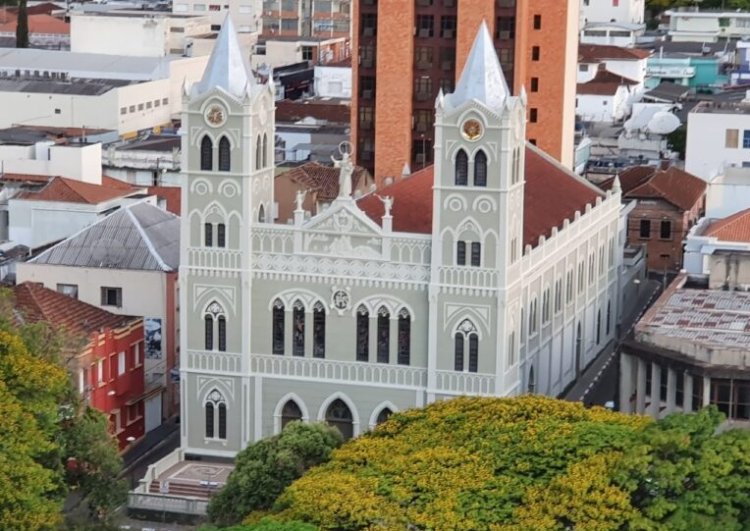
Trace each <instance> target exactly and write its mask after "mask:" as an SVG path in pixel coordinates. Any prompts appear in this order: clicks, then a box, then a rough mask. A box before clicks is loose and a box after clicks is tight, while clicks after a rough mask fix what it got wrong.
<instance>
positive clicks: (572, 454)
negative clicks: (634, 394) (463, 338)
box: [246, 396, 750, 531]
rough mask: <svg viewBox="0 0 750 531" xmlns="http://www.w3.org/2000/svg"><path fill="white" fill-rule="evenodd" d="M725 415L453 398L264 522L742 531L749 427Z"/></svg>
mask: <svg viewBox="0 0 750 531" xmlns="http://www.w3.org/2000/svg"><path fill="white" fill-rule="evenodd" d="M721 421H722V416H721V415H720V414H719V413H718V412H717V411H716V409H714V408H708V409H706V410H703V411H701V412H698V413H695V414H690V415H683V414H679V415H672V416H669V417H667V418H665V419H662V420H660V421H658V422H653V421H651V420H650V419H648V418H645V417H639V416H628V415H622V414H619V413H614V412H609V411H605V410H602V409H600V408H591V409H586V408H584V407H583V406H582V405H581V404H574V403H569V402H564V401H557V400H553V399H549V398H544V397H538V396H525V397H519V398H513V399H492V398H457V399H455V400H450V401H445V402H438V403H435V404H431V405H430V406H428V407H426V408H424V409H420V410H411V411H406V412H401V413H397V414H395V415H393V416H392V417H391V418H390V419H389V420H388V421H387V422H385V423H384V424H382V425H380V426H379V427H378V428H377V429H375V430H374V431H373V432H371V433H368V434H366V435H364V436H362V437H360V438H358V439H356V440H353V441H351V442H348V443H347V444H346V445H344V446H342V447H341V448H340V449H338V450H336V452H334V454H333V457H332V459H331V460H330V461H329V462H328V463H325V464H323V465H321V466H319V467H316V468H313V469H312V470H310V471H308V472H307V473H306V474H305V475H304V476H302V477H301V478H300V479H298V480H297V481H295V482H294V483H293V484H292V485H290V486H289V487H288V488H287V489H286V490H285V491H284V492H283V493H282V494H281V496H279V498H278V499H277V501H276V503H275V504H274V507H273V509H272V511H271V513H270V515H268V514H267V513H266V516H270V517H271V518H274V519H275V520H277V521H290V522H291V521H302V522H308V523H311V524H313V525H317V526H318V527H320V528H321V529H337V530H339V531H349V530H352V531H353V530H361V529H425V530H426V529H456V530H470V529H487V530H494V531H501V530H508V531H510V530H519V531H520V530H526V529H534V530H535V531H545V530H550V531H551V530H565V529H597V530H613V531H615V530H621V529H632V530H656V529H659V530H667V531H669V530H675V531H676V530H683V531H688V530H702V529H706V530H708V529H711V530H713V529H721V530H722V531H723V530H729V531H734V530H737V531H739V530H741V529H748V528H750V527H748V524H750V482H749V481H748V480H747V478H748V477H750V451H748V450H750V432H747V431H745V430H731V431H727V432H722V433H719V432H718V430H717V427H718V426H719V424H720V423H721ZM258 516H260V515H258ZM254 518H256V516H255V515H251V516H250V517H249V518H248V519H247V520H246V521H247V522H251V521H254Z"/></svg>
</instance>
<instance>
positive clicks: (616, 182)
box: [612, 173, 622, 194]
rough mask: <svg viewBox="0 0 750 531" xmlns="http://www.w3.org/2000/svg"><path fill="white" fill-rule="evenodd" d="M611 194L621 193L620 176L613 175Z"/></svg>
mask: <svg viewBox="0 0 750 531" xmlns="http://www.w3.org/2000/svg"><path fill="white" fill-rule="evenodd" d="M612 192H613V193H616V194H617V193H620V192H622V187H621V185H620V175H619V174H617V173H616V174H615V179H614V180H613V181H612Z"/></svg>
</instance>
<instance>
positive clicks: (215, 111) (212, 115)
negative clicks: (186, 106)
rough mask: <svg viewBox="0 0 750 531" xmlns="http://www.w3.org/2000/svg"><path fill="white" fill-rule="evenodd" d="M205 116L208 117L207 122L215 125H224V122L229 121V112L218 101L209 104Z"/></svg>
mask: <svg viewBox="0 0 750 531" xmlns="http://www.w3.org/2000/svg"><path fill="white" fill-rule="evenodd" d="M204 116H205V117H206V122H208V123H209V124H210V125H212V126H214V127H219V126H220V125H224V122H226V121H227V113H226V111H225V110H224V107H222V106H221V105H218V104H216V103H214V104H212V105H209V107H208V109H206V113H205V115H204Z"/></svg>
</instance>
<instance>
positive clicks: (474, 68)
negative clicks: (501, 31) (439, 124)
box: [449, 21, 510, 112]
mask: <svg viewBox="0 0 750 531" xmlns="http://www.w3.org/2000/svg"><path fill="white" fill-rule="evenodd" d="M508 96H510V89H509V88H508V82H507V81H506V80H505V76H504V75H503V70H502V68H501V66H500V60H499V59H498V57H497V52H496V51H495V46H494V44H493V43H492V37H491V36H490V30H489V28H488V27H487V22H486V21H482V25H481V26H480V27H479V32H478V33H477V37H476V39H475V40H474V44H473V45H472V47H471V51H470V52H469V56H468V57H467V58H466V64H465V65H464V69H463V72H462V73H461V77H460V78H459V80H458V84H457V85H456V90H455V91H454V92H453V94H451V95H450V96H449V101H450V104H451V106H452V107H454V108H455V107H458V106H459V105H461V104H462V103H464V102H467V101H470V100H477V101H479V102H481V103H483V104H484V105H486V106H487V107H489V108H490V109H492V110H495V111H498V112H499V111H501V110H502V108H503V105H504V103H505V99H506V98H507V97H508Z"/></svg>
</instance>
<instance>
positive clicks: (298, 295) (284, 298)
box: [268, 288, 330, 315]
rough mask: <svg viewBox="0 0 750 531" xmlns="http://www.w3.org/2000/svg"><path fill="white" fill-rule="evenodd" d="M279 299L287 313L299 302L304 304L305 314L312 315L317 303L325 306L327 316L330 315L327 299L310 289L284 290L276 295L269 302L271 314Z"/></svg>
mask: <svg viewBox="0 0 750 531" xmlns="http://www.w3.org/2000/svg"><path fill="white" fill-rule="evenodd" d="M277 299H278V300H281V303H282V304H283V305H284V309H285V310H286V311H287V312H289V311H291V310H292V307H293V306H294V304H295V303H296V302H298V301H299V302H300V303H302V306H303V307H304V309H305V313H312V311H313V307H314V306H315V303H317V302H319V303H320V304H322V305H323V307H324V308H325V310H326V315H328V314H329V313H330V309H329V307H328V303H326V301H325V299H324V298H323V297H321V296H320V295H318V294H317V293H315V292H314V291H310V290H309V289H304V288H291V289H287V290H284V291H282V292H281V293H277V294H276V295H274V296H272V297H271V300H270V301H269V302H268V311H269V312H270V311H271V310H273V306H274V303H275V302H276V300H277Z"/></svg>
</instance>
